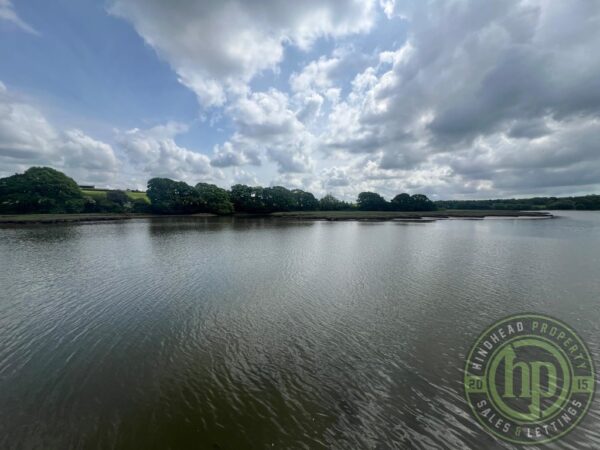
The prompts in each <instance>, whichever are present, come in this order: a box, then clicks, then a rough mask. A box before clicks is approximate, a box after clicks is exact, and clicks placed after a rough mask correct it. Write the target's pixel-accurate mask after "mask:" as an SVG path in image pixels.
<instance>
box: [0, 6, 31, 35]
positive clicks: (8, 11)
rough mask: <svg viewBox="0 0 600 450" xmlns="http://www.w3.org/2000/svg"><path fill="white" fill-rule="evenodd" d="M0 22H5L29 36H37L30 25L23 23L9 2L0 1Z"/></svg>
mask: <svg viewBox="0 0 600 450" xmlns="http://www.w3.org/2000/svg"><path fill="white" fill-rule="evenodd" d="M0 20H6V21H8V22H11V23H12V24H14V25H16V26H17V27H19V28H20V29H21V30H23V31H26V32H28V33H31V34H36V35H37V34H39V33H38V32H37V31H36V30H35V29H34V28H33V27H32V26H31V25H29V24H28V23H27V22H24V21H23V20H22V19H21V18H20V17H19V15H18V14H17V13H16V11H15V7H14V6H13V4H12V2H11V1H10V0H0Z"/></svg>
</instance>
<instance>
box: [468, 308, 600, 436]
mask: <svg viewBox="0 0 600 450" xmlns="http://www.w3.org/2000/svg"><path fill="white" fill-rule="evenodd" d="M464 382H465V394H466V397H467V401H468V403H469V405H470V407H471V410H472V411H473V414H474V415H475V417H477V420H479V422H480V423H481V424H482V425H483V427H484V428H485V429H486V430H487V431H488V432H490V433H492V434H493V435H495V436H497V437H499V438H501V439H503V440H506V441H509V442H512V443H515V444H525V445H527V444H542V443H545V442H550V441H553V440H555V439H558V438H560V437H562V436H564V435H565V434H567V433H568V432H570V431H571V430H573V428H575V426H576V425H577V424H578V423H579V422H580V421H581V419H583V417H584V416H585V415H586V413H587V411H588V409H589V407H590V404H591V403H592V398H593V396H594V390H595V386H596V379H595V370H594V363H593V360H592V358H591V356H590V352H589V350H588V349H587V347H586V345H585V344H584V342H583V341H582V340H581V338H580V337H579V336H577V334H576V333H575V332H574V331H573V330H572V329H571V328H570V327H569V326H568V325H566V324H565V323H563V322H561V321H559V320H556V319H553V318H551V317H547V316H543V315H536V314H522V315H516V316H510V317H507V318H505V319H502V320H500V321H498V322H496V323H495V324H493V325H492V326H491V327H490V328H488V329H487V330H486V331H484V332H483V333H482V334H481V335H480V336H479V338H478V339H477V341H476V342H475V344H474V345H473V347H472V348H471V351H470V352H469V355H468V357H467V363H466V366H465V378H464Z"/></svg>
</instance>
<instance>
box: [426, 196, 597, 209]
mask: <svg viewBox="0 0 600 450" xmlns="http://www.w3.org/2000/svg"><path fill="white" fill-rule="evenodd" d="M436 205H437V206H438V207H439V208H440V209H482V210H489V209H492V210H493V209H495V210H521V211H523V210H534V211H535V210H571V209H577V210H600V195H584V196H579V197H533V198H516V199H515V198H513V199H496V200H443V201H438V202H436Z"/></svg>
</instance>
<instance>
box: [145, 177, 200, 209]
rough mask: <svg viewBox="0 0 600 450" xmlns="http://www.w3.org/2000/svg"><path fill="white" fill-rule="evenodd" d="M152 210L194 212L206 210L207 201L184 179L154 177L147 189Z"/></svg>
mask: <svg viewBox="0 0 600 450" xmlns="http://www.w3.org/2000/svg"><path fill="white" fill-rule="evenodd" d="M146 194H147V195H148V198H149V199H150V203H151V205H152V210H153V211H154V212H156V213H158V214H194V213H198V212H206V211H207V207H206V203H205V202H204V201H203V200H202V198H201V197H200V194H199V193H198V191H197V190H196V189H195V188H194V187H192V186H190V185H189V184H187V183H185V182H183V181H173V180H171V179H169V178H152V179H151V180H149V181H148V190H147V191H146Z"/></svg>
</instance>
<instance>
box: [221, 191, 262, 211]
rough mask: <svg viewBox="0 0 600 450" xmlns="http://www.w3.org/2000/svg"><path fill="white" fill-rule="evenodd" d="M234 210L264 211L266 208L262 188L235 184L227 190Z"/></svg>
mask: <svg viewBox="0 0 600 450" xmlns="http://www.w3.org/2000/svg"><path fill="white" fill-rule="evenodd" d="M229 198H230V199H231V201H232V203H233V206H234V209H235V211H236V212H246V213H264V212H267V208H266V206H265V204H264V201H263V188H262V187H260V186H256V187H252V186H246V185H245V184H236V185H234V186H232V187H231V190H230V191H229Z"/></svg>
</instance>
